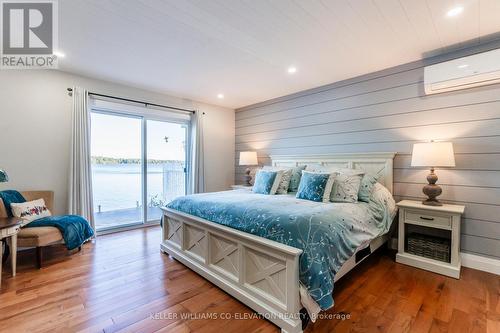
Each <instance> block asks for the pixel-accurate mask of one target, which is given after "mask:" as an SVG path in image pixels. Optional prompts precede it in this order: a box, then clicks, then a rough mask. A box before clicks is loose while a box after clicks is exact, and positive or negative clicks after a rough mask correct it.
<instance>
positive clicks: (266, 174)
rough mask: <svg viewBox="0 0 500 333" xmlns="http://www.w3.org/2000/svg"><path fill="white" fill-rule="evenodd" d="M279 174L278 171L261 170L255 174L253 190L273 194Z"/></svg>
mask: <svg viewBox="0 0 500 333" xmlns="http://www.w3.org/2000/svg"><path fill="white" fill-rule="evenodd" d="M277 174H278V172H277V171H265V170H259V171H258V172H257V174H256V175H255V182H254V184H253V188H252V191H254V192H255V193H260V194H271V190H272V188H273V185H274V181H275V180H276V175H277Z"/></svg>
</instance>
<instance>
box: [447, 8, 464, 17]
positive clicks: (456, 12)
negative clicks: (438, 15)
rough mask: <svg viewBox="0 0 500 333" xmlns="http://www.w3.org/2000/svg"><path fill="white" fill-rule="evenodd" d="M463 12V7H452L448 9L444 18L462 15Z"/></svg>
mask: <svg viewBox="0 0 500 333" xmlns="http://www.w3.org/2000/svg"><path fill="white" fill-rule="evenodd" d="M463 11H464V7H463V6H456V7H453V8H452V9H450V10H449V11H448V12H447V13H446V16H448V17H454V16H457V15H460V14H462V12H463Z"/></svg>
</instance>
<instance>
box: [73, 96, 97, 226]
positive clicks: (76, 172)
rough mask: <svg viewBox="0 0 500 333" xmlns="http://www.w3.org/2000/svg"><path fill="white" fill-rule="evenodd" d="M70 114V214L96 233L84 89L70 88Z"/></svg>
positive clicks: (88, 120) (88, 126) (87, 114)
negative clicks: (79, 217) (80, 217)
mask: <svg viewBox="0 0 500 333" xmlns="http://www.w3.org/2000/svg"><path fill="white" fill-rule="evenodd" d="M71 112H72V113H71V161H70V179H69V212H70V214H75V215H80V216H82V217H84V218H85V219H87V221H89V223H90V225H91V226H92V228H94V230H95V223H94V208H93V204H92V170H91V160H90V111H89V109H88V92H87V90H85V89H83V88H81V87H73V105H72V110H71Z"/></svg>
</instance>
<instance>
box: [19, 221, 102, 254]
mask: <svg viewBox="0 0 500 333" xmlns="http://www.w3.org/2000/svg"><path fill="white" fill-rule="evenodd" d="M36 227H56V228H57V229H59V231H60V232H61V234H62V236H63V238H64V243H65V244H66V248H67V249H68V250H73V249H76V248H77V247H79V246H81V245H82V244H83V243H84V242H85V241H86V240H87V239H89V238H90V237H92V236H94V230H93V229H92V227H91V226H90V225H89V223H88V222H87V220H85V219H84V218H83V217H81V216H78V215H62V216H47V217H42V218H41V219H38V220H35V221H33V222H30V223H29V224H28V225H27V226H26V227H25V228H36Z"/></svg>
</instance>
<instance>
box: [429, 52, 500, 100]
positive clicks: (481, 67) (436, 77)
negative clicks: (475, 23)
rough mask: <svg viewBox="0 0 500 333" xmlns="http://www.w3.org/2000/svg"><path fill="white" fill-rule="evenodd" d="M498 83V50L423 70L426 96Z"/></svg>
mask: <svg viewBox="0 0 500 333" xmlns="http://www.w3.org/2000/svg"><path fill="white" fill-rule="evenodd" d="M494 83H500V49H496V50H493V51H488V52H483V53H478V54H474V55H471V56H468V57H463V58H459V59H454V60H450V61H446V62H442V63H439V64H435V65H432V66H427V67H425V69H424V84H425V93H426V94H437V93H441V92H446V91H452V90H459V89H467V88H472V87H478V86H483V85H487V84H494Z"/></svg>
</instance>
